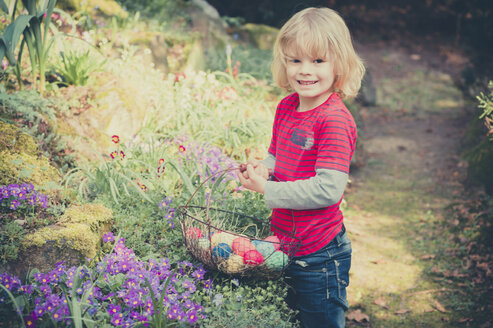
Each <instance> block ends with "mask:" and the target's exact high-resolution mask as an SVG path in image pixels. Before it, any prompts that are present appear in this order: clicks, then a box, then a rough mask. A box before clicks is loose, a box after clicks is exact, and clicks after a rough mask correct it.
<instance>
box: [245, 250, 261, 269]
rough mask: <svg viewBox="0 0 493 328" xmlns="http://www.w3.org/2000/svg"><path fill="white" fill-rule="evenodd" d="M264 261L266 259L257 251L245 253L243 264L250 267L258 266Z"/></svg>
mask: <svg viewBox="0 0 493 328" xmlns="http://www.w3.org/2000/svg"><path fill="white" fill-rule="evenodd" d="M263 261H264V257H263V256H262V254H260V253H259V252H258V251H256V250H251V251H248V252H245V254H244V255H243V263H245V264H248V265H258V264H260V263H262V262H263Z"/></svg>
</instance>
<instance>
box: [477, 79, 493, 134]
mask: <svg viewBox="0 0 493 328" xmlns="http://www.w3.org/2000/svg"><path fill="white" fill-rule="evenodd" d="M488 87H489V88H490V90H491V92H490V94H489V95H485V94H484V93H482V92H481V94H480V95H479V96H478V97H477V99H478V102H479V105H478V108H479V109H482V110H483V112H482V113H481V114H480V115H479V118H480V119H484V121H485V125H486V127H487V128H488V135H489V137H490V140H491V141H493V81H490V83H489V85H488Z"/></svg>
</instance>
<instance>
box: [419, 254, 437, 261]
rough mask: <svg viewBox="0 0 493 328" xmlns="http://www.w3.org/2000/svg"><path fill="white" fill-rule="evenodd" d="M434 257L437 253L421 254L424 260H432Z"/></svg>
mask: <svg viewBox="0 0 493 328" xmlns="http://www.w3.org/2000/svg"><path fill="white" fill-rule="evenodd" d="M434 258H435V255H434V254H427V255H423V256H421V259H422V260H431V259H434Z"/></svg>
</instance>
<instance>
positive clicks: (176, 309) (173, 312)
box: [167, 304, 181, 320]
mask: <svg viewBox="0 0 493 328" xmlns="http://www.w3.org/2000/svg"><path fill="white" fill-rule="evenodd" d="M180 311H181V308H180V306H179V305H178V304H175V305H172V306H171V307H170V308H169V310H168V315H167V317H168V319H172V320H173V319H176V318H177V316H178V314H179V313H180Z"/></svg>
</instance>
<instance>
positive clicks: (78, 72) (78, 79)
mask: <svg viewBox="0 0 493 328" xmlns="http://www.w3.org/2000/svg"><path fill="white" fill-rule="evenodd" d="M60 57H61V63H58V64H57V65H56V66H55V69H56V71H57V72H59V73H60V75H61V78H62V83H63V84H66V85H86V84H87V81H88V80H89V76H90V74H91V73H93V72H97V71H99V70H101V68H102V66H103V65H104V63H105V62H106V61H105V60H104V61H99V60H97V59H95V58H94V57H93V56H92V55H91V52H90V51H89V50H87V51H85V52H79V51H68V52H67V53H65V52H63V51H62V52H60Z"/></svg>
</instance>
